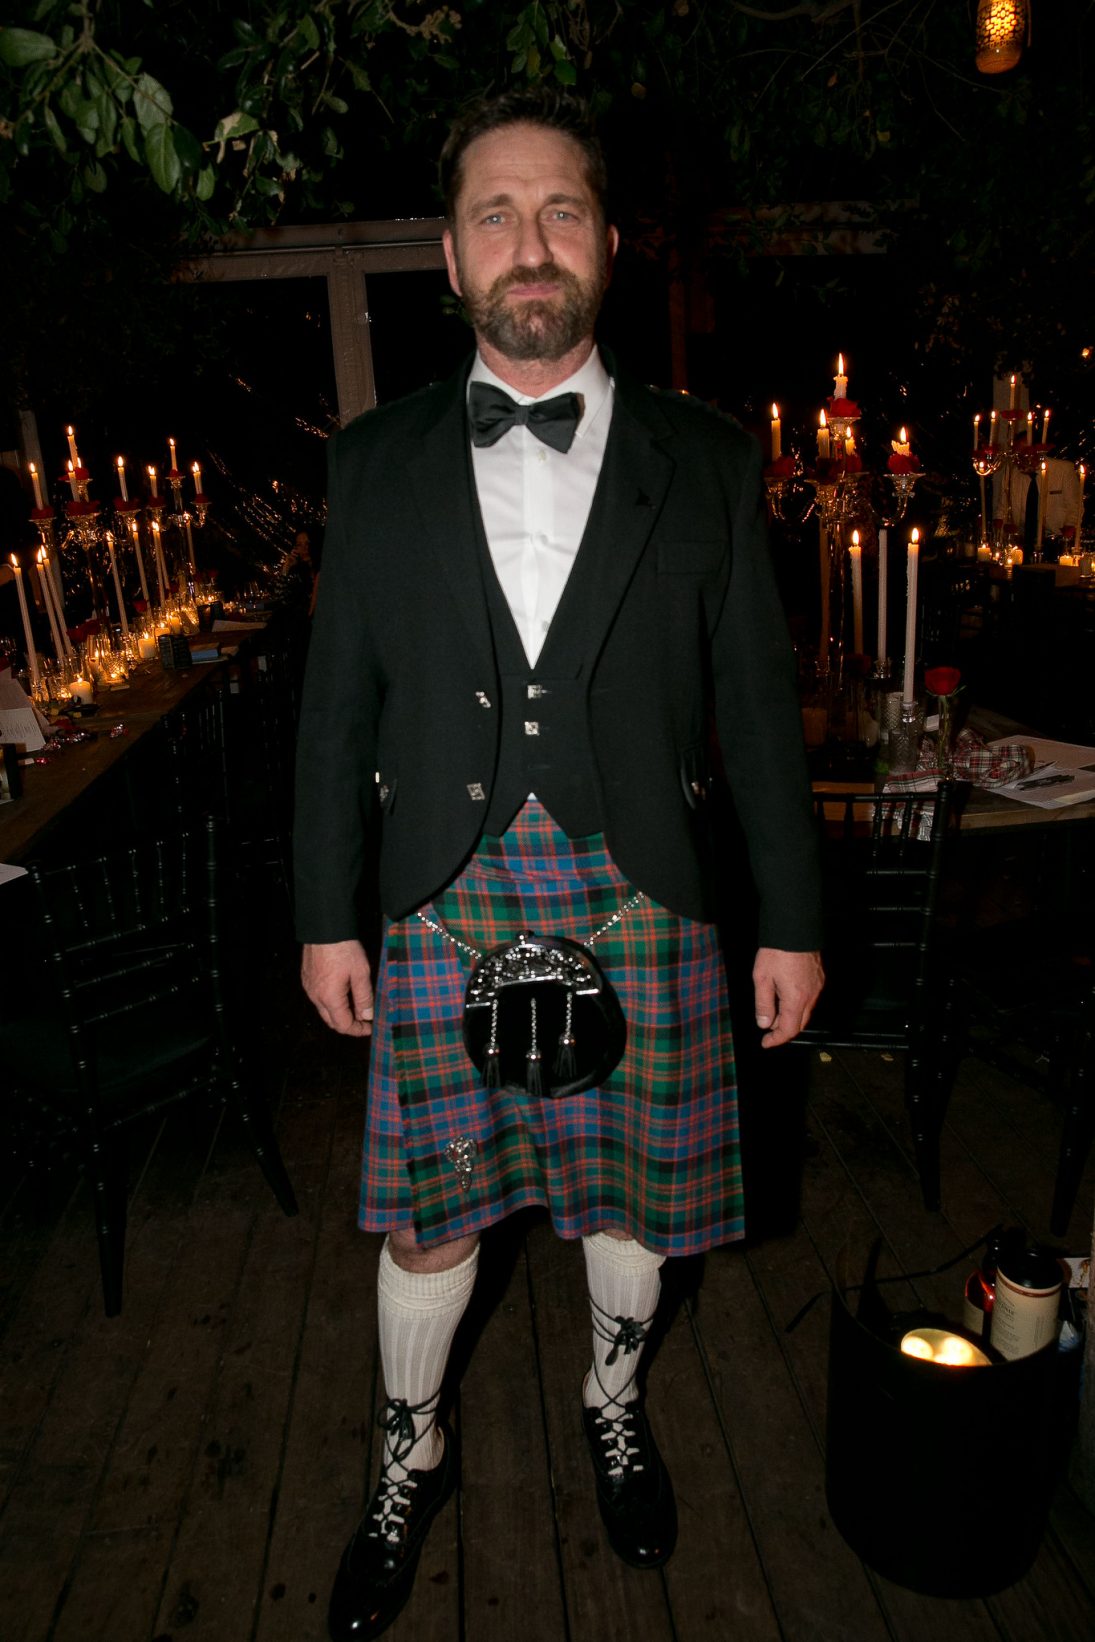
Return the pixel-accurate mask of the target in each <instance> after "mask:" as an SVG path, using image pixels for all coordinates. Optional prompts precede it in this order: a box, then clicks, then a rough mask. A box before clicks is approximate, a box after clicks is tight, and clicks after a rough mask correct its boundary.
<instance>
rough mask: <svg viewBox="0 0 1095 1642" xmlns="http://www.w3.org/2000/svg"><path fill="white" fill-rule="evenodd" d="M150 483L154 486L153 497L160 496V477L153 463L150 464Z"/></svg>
mask: <svg viewBox="0 0 1095 1642" xmlns="http://www.w3.org/2000/svg"><path fill="white" fill-rule="evenodd" d="M148 482H149V484H150V485H151V486H152V494H153V496H154V497H155V496H158V495H159V494H160V486H159V476H158V474H157V472H156V469H155V468H154V467H153V466H152V464H151V463H149V468H148Z"/></svg>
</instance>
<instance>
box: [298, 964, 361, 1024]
mask: <svg viewBox="0 0 1095 1642" xmlns="http://www.w3.org/2000/svg"><path fill="white" fill-rule="evenodd" d="M300 978H301V981H302V983H303V985H304V990H305V992H307V994H308V996H309V997H310V998H311V1000H312V1002H313V1003H314V1004H315V1006H316V1008H317V1009H318V1010H319V1013H320V1018H321V1019H322V1020H324V1021H326V1023H327V1025H328V1026H329V1027H331V1028H332V1029H333V1030H334V1031H335V1032H343V1033H345V1034H346V1036H347V1037H350V1038H367V1037H369V1035H370V1034H371V1032H372V1030H373V978H372V974H371V973H370V970H369V960H368V958H367V957H366V956H365V948H364V947H363V946H362V944H361V942H360V941H329V942H326V943H325V944H324V945H322V946H306V947H305V948H304V956H303V958H302V960H301V965H300Z"/></svg>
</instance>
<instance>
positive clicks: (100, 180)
mask: <svg viewBox="0 0 1095 1642" xmlns="http://www.w3.org/2000/svg"><path fill="white" fill-rule="evenodd" d="M84 181H85V182H86V183H87V186H88V187H89V188H90V189H91V192H92V193H93V194H102V193H103V192H104V191H105V189H106V172H105V171H104V170H103V168H102V166H101V165H100V164H99V162H98V160H89V161H88V163H87V165H85V166H84Z"/></svg>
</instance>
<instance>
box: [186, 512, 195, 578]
mask: <svg viewBox="0 0 1095 1642" xmlns="http://www.w3.org/2000/svg"><path fill="white" fill-rule="evenodd" d="M183 528H184V529H185V531H186V557H187V562H188V564H189V565H190V580H191V581H197V579H198V566H197V564H196V563H195V560H194V537H193V535H192V533H191V530H190V515H189V513H184V514H183Z"/></svg>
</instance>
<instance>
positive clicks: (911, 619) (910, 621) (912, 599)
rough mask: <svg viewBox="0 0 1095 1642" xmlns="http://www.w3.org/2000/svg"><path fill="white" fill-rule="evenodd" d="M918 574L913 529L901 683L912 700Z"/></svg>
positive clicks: (917, 545)
mask: <svg viewBox="0 0 1095 1642" xmlns="http://www.w3.org/2000/svg"><path fill="white" fill-rule="evenodd" d="M919 574H920V532H919V530H917V529H915V528H914V530H913V533H912V535H911V536H910V537H909V551H908V556H907V561H906V594H905V676H904V680H903V684H902V699H903V700H905V701H914V700H915V699H916V698H915V693H914V687H913V681H914V677H915V673H916V592H917V581H918V578H919Z"/></svg>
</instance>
